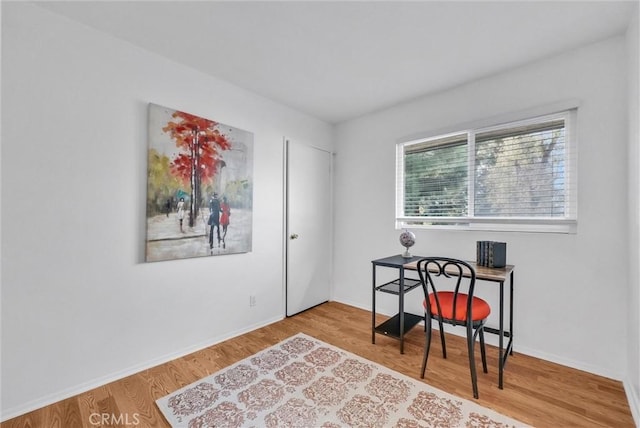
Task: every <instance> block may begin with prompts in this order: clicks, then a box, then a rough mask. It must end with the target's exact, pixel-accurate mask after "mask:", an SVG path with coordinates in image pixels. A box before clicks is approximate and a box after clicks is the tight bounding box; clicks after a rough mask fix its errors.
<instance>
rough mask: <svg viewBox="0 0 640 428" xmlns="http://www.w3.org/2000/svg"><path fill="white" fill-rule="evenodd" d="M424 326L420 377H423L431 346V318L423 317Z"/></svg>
mask: <svg viewBox="0 0 640 428" xmlns="http://www.w3.org/2000/svg"><path fill="white" fill-rule="evenodd" d="M427 324H428V325H427ZM424 327H425V342H424V355H423V357H422V371H421V372H420V377H421V378H422V379H424V372H425V370H426V369H427V358H429V349H430V348H431V319H426V318H425V321H424Z"/></svg>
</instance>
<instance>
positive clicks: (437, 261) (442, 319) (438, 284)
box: [417, 257, 491, 398]
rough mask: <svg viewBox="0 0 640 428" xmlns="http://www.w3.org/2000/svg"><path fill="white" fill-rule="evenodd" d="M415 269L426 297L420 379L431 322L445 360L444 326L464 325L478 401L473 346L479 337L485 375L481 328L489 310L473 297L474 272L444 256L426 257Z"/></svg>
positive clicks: (485, 367) (466, 264)
mask: <svg viewBox="0 0 640 428" xmlns="http://www.w3.org/2000/svg"><path fill="white" fill-rule="evenodd" d="M417 268H418V274H419V275H420V281H421V282H422V289H423V291H424V295H425V300H424V301H423V306H424V308H425V335H426V342H425V346H424V358H423V360H422V373H421V377H422V378H423V379H424V372H425V370H426V368H427V358H429V348H430V347H431V320H437V321H438V324H439V326H440V339H441V341H442V356H443V357H444V358H447V348H446V344H445V338H444V328H443V327H444V324H445V323H446V324H451V325H454V326H464V327H466V330H467V347H468V351H469V367H470V370H471V384H472V386H473V397H474V398H478V380H477V375H476V364H475V355H474V346H475V342H476V338H479V339H480V354H481V356H482V368H483V371H484V372H485V373H487V356H486V351H485V346H484V325H485V323H486V321H487V318H488V317H489V314H490V313H491V307H490V306H489V304H488V303H487V302H485V301H484V300H482V299H480V298H478V297H475V296H474V295H473V292H474V288H475V284H476V271H475V269H474V268H473V267H472V266H471V265H470V264H469V263H467V262H465V261H462V260H457V259H452V258H447V257H425V258H423V259H421V260H419V261H418V264H417ZM445 290H446V291H445ZM427 302H429V304H427Z"/></svg>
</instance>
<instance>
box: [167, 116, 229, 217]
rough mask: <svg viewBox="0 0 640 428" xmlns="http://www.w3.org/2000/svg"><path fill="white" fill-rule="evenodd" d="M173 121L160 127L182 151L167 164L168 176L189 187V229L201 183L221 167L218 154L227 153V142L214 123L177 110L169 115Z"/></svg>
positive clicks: (211, 178)
mask: <svg viewBox="0 0 640 428" xmlns="http://www.w3.org/2000/svg"><path fill="white" fill-rule="evenodd" d="M172 117H173V118H174V119H176V121H172V122H168V123H167V126H165V127H164V128H162V130H163V131H164V132H168V133H169V134H170V135H171V138H172V139H174V140H175V142H176V146H177V147H178V148H179V149H181V150H182V151H183V152H182V153H180V154H178V156H176V158H175V159H174V160H173V162H172V163H171V173H172V174H173V175H175V176H176V177H178V178H179V179H181V180H182V181H183V182H184V183H185V185H187V184H188V185H189V186H190V188H191V201H190V211H189V226H190V227H193V224H194V221H195V219H196V218H197V216H198V210H199V205H200V203H199V201H200V186H201V183H203V182H205V183H207V182H211V181H212V180H213V177H214V176H215V175H216V173H217V172H218V167H219V165H224V163H223V162H222V158H221V156H220V152H221V151H223V150H228V149H229V148H230V147H231V143H230V142H229V140H228V139H227V137H226V136H225V135H224V134H222V133H221V132H220V131H219V130H218V129H217V126H218V122H214V121H213V120H208V119H204V118H202V117H198V116H194V115H191V114H188V113H184V112H181V111H176V112H175V113H173V115H172Z"/></svg>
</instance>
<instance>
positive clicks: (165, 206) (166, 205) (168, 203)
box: [164, 198, 171, 217]
mask: <svg viewBox="0 0 640 428" xmlns="http://www.w3.org/2000/svg"><path fill="white" fill-rule="evenodd" d="M164 209H165V210H166V211H167V217H169V213H170V212H171V198H168V199H167V202H166V203H165V204H164Z"/></svg>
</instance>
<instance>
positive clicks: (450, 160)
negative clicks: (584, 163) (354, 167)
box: [396, 109, 577, 233]
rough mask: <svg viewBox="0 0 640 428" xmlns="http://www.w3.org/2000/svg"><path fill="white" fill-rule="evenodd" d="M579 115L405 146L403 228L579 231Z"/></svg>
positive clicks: (400, 169)
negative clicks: (576, 118)
mask: <svg viewBox="0 0 640 428" xmlns="http://www.w3.org/2000/svg"><path fill="white" fill-rule="evenodd" d="M574 116H575V109H574V110H570V111H566V112H562V113H558V114H554V115H547V116H541V117H536V118H534V119H529V120H521V121H518V122H511V123H506V124H501V125H497V126H491V127H483V128H475V129H470V130H465V131H461V132H454V133H450V134H446V135H439V136H435V137H430V138H423V139H417V140H412V141H409V142H404V143H400V144H398V147H397V150H398V152H397V171H396V180H397V191H396V194H397V196H396V198H397V200H396V222H397V226H398V227H400V228H402V227H412V228H413V227H416V228H419V227H425V228H426V227H431V228H433V227H437V228H457V229H464V228H466V229H491V230H514V231H542V232H564V233H570V232H575V227H576V220H577V215H576V208H577V203H576V202H577V201H576V190H577V187H576V164H575V161H576V149H575V147H574V146H575V142H574V140H575V138H574V136H573V133H572V132H571V130H572V123H573V118H574Z"/></svg>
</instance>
